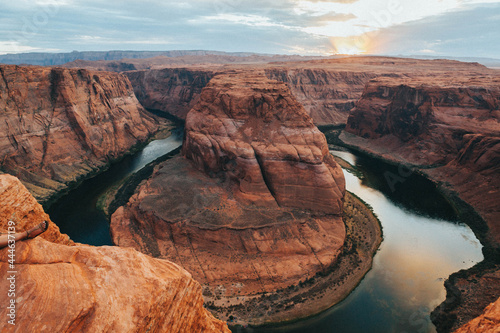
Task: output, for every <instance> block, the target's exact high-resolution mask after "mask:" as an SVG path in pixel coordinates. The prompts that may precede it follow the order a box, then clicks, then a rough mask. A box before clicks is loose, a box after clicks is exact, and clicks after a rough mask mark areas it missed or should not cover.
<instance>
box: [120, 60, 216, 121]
mask: <svg viewBox="0 0 500 333" xmlns="http://www.w3.org/2000/svg"><path fill="white" fill-rule="evenodd" d="M124 74H125V75H127V77H128V78H129V79H130V81H131V83H132V86H133V87H134V92H135V95H136V96H137V99H138V100H139V101H140V102H141V104H142V105H143V106H144V107H145V108H148V109H153V110H159V111H163V112H166V113H168V114H171V115H173V116H175V117H177V118H180V119H185V118H186V115H187V113H188V111H189V110H190V109H191V108H192V107H193V106H194V105H195V104H196V102H198V99H199V98H200V93H201V90H202V89H203V87H205V86H206V85H207V83H208V81H210V79H211V78H212V77H213V75H214V73H213V72H212V71H210V70H207V71H203V70H194V69H193V70H191V69H185V68H172V69H170V68H166V69H161V70H145V71H132V72H125V73H124Z"/></svg>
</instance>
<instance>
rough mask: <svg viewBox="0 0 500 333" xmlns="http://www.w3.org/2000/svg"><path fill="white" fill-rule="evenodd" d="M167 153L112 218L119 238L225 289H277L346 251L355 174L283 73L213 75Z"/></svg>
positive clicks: (212, 289) (232, 293)
mask: <svg viewBox="0 0 500 333" xmlns="http://www.w3.org/2000/svg"><path fill="white" fill-rule="evenodd" d="M183 155H184V156H185V157H186V158H183V157H177V158H174V159H172V160H169V161H167V162H164V163H161V164H160V165H158V166H157V168H156V169H155V172H154V173H153V175H152V176H151V177H150V178H148V179H147V180H146V181H144V182H143V183H141V185H140V186H139V187H138V188H137V190H136V192H135V194H134V195H133V196H132V197H131V198H130V201H129V202H128V204H127V205H125V206H123V207H120V208H119V209H118V210H117V211H116V212H115V213H114V214H113V215H112V218H111V230H112V236H113V241H114V242H115V244H117V245H120V246H132V247H134V248H137V249H139V250H140V251H143V252H145V253H148V254H151V255H153V256H157V257H162V258H168V259H169V260H172V261H174V262H176V263H179V264H181V265H182V266H183V267H185V268H186V269H188V270H189V271H190V272H191V273H192V274H193V276H194V277H195V278H196V279H197V280H199V281H200V282H201V283H202V284H203V285H204V286H206V287H207V292H208V293H209V294H210V295H212V296H213V297H215V295H219V294H220V295H221V296H223V297H239V296H242V295H254V294H257V293H261V292H274V291H276V290H277V289H280V288H286V287H289V286H291V285H296V284H297V283H298V282H299V281H303V280H304V279H308V278H311V277H313V276H314V275H315V274H316V273H317V272H320V271H323V270H324V269H326V268H327V267H329V266H331V265H332V264H333V263H334V262H336V260H337V258H338V256H339V254H340V252H341V249H342V246H343V244H344V240H345V227H344V224H343V221H342V217H341V214H342V206H343V198H344V194H345V181H344V177H343V174H342V171H341V169H340V167H339V166H338V165H337V164H336V163H335V162H334V160H333V159H332V158H331V156H330V154H329V152H328V147H327V144H326V140H325V137H324V135H323V134H322V133H321V132H319V130H318V129H317V128H316V127H315V126H314V125H313V123H312V120H311V118H310V117H309V116H308V115H307V113H306V112H305V110H304V108H303V107H302V106H301V105H300V104H299V103H298V102H297V101H296V100H295V98H294V97H293V96H292V95H291V93H290V90H289V89H288V88H287V86H286V85H285V84H284V83H281V82H277V81H274V80H269V79H267V78H266V77H265V75H264V74H263V73H258V74H256V73H241V72H237V73H225V74H220V75H217V76H215V77H214V78H213V79H212V80H211V81H210V83H209V84H208V85H207V87H205V88H204V89H203V91H202V93H201V97H200V100H199V102H198V103H197V104H196V105H195V106H194V107H193V109H192V110H191V111H190V112H189V114H188V116H187V118H186V132H185V141H184V144H183Z"/></svg>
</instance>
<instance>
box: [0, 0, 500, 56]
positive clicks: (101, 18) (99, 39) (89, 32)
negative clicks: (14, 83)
mask: <svg viewBox="0 0 500 333" xmlns="http://www.w3.org/2000/svg"><path fill="white" fill-rule="evenodd" d="M499 41H500V0H495V1H493V0H251V1H244V0H215V1H206V0H192V1H183V0H175V1H170V0H164V1H162V0H144V1H141V0H134V1H129V0H121V1H118V0H107V1H98V0H15V1H3V3H2V5H1V10H0V54H5V53H20V52H71V51H73V50H76V51H108V50H152V51H165V50H217V51H227V52H256V53H277V54H302V55H333V54H385V55H427V56H456V57H490V58H500V43H499Z"/></svg>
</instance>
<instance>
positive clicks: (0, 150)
mask: <svg viewBox="0 0 500 333" xmlns="http://www.w3.org/2000/svg"><path fill="white" fill-rule="evenodd" d="M0 76H1V78H2V79H1V80H0V109H2V110H3V111H2V113H1V114H0V118H1V121H0V133H1V134H0V169H1V170H3V171H4V172H8V173H10V174H13V175H16V176H17V177H19V178H20V179H21V181H23V182H24V184H25V185H26V186H27V187H28V189H29V190H30V191H31V192H32V193H33V194H34V195H35V197H36V198H37V199H40V200H47V199H48V198H50V197H51V196H52V195H54V194H55V193H56V192H58V191H60V190H62V189H65V188H66V187H67V185H68V184H70V183H71V182H74V181H76V180H78V179H79V178H81V177H82V176H86V175H88V174H90V173H92V172H95V171H97V170H99V169H100V168H102V167H104V166H106V164H107V163H109V162H110V161H112V160H114V159H117V158H119V157H121V156H122V155H123V154H124V153H126V152H128V151H129V150H130V149H131V147H133V146H134V145H136V144H138V143H140V142H143V141H145V140H146V139H147V138H148V137H149V136H150V135H151V134H152V133H153V132H155V131H156V130H157V129H158V120H156V119H155V118H154V117H152V116H151V115H149V114H148V113H147V112H146V111H145V110H144V108H143V107H142V106H141V105H140V104H139V102H138V101H137V99H136V97H135V96H134V93H133V91H132V86H131V85H130V82H129V81H128V79H127V78H126V77H125V76H123V75H121V74H116V73H104V72H92V71H88V70H85V69H79V70H76V69H71V70H70V69H64V68H47V67H18V66H0Z"/></svg>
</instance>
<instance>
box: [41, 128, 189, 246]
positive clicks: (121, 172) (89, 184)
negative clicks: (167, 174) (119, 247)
mask: <svg viewBox="0 0 500 333" xmlns="http://www.w3.org/2000/svg"><path fill="white" fill-rule="evenodd" d="M181 144H182V130H175V131H174V132H173V133H172V135H171V136H170V137H168V138H166V139H162V140H156V141H152V142H150V143H149V144H148V145H147V146H146V147H145V148H144V149H143V150H142V151H140V152H138V153H136V154H134V155H130V156H127V157H125V158H124V159H123V160H121V161H120V162H118V163H116V164H114V165H113V166H111V168H109V169H108V170H107V171H105V172H103V173H102V174H99V175H98V176H96V177H94V178H91V179H88V180H86V181H85V182H83V183H82V184H81V185H80V186H79V187H78V188H76V189H74V190H72V191H70V192H69V193H68V194H67V195H66V196H64V197H62V198H61V199H59V200H58V201H57V202H55V203H54V204H53V205H52V206H51V207H50V208H49V209H48V210H47V213H48V214H49V215H50V218H51V219H52V221H54V222H55V223H56V224H57V225H58V226H59V228H60V229H61V232H62V233H65V234H68V235H69V236H70V237H71V239H72V240H74V241H75V242H79V243H84V244H90V245H96V246H99V245H112V242H111V237H110V234H109V222H108V219H107V217H106V215H104V214H103V213H102V212H101V211H100V210H98V209H97V200H98V199H99V197H100V196H101V195H102V194H103V193H105V192H106V191H107V190H108V189H109V188H111V187H113V186H114V185H116V184H118V183H120V182H121V181H122V180H123V179H124V178H125V177H127V176H128V175H130V174H132V173H134V172H136V171H138V170H139V169H141V168H142V167H144V166H145V165H146V164H148V163H150V162H152V161H154V160H155V159H157V158H158V157H160V156H162V155H165V154H167V153H169V152H170V151H172V150H174V149H175V148H177V147H179V146H180V145H181Z"/></svg>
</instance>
